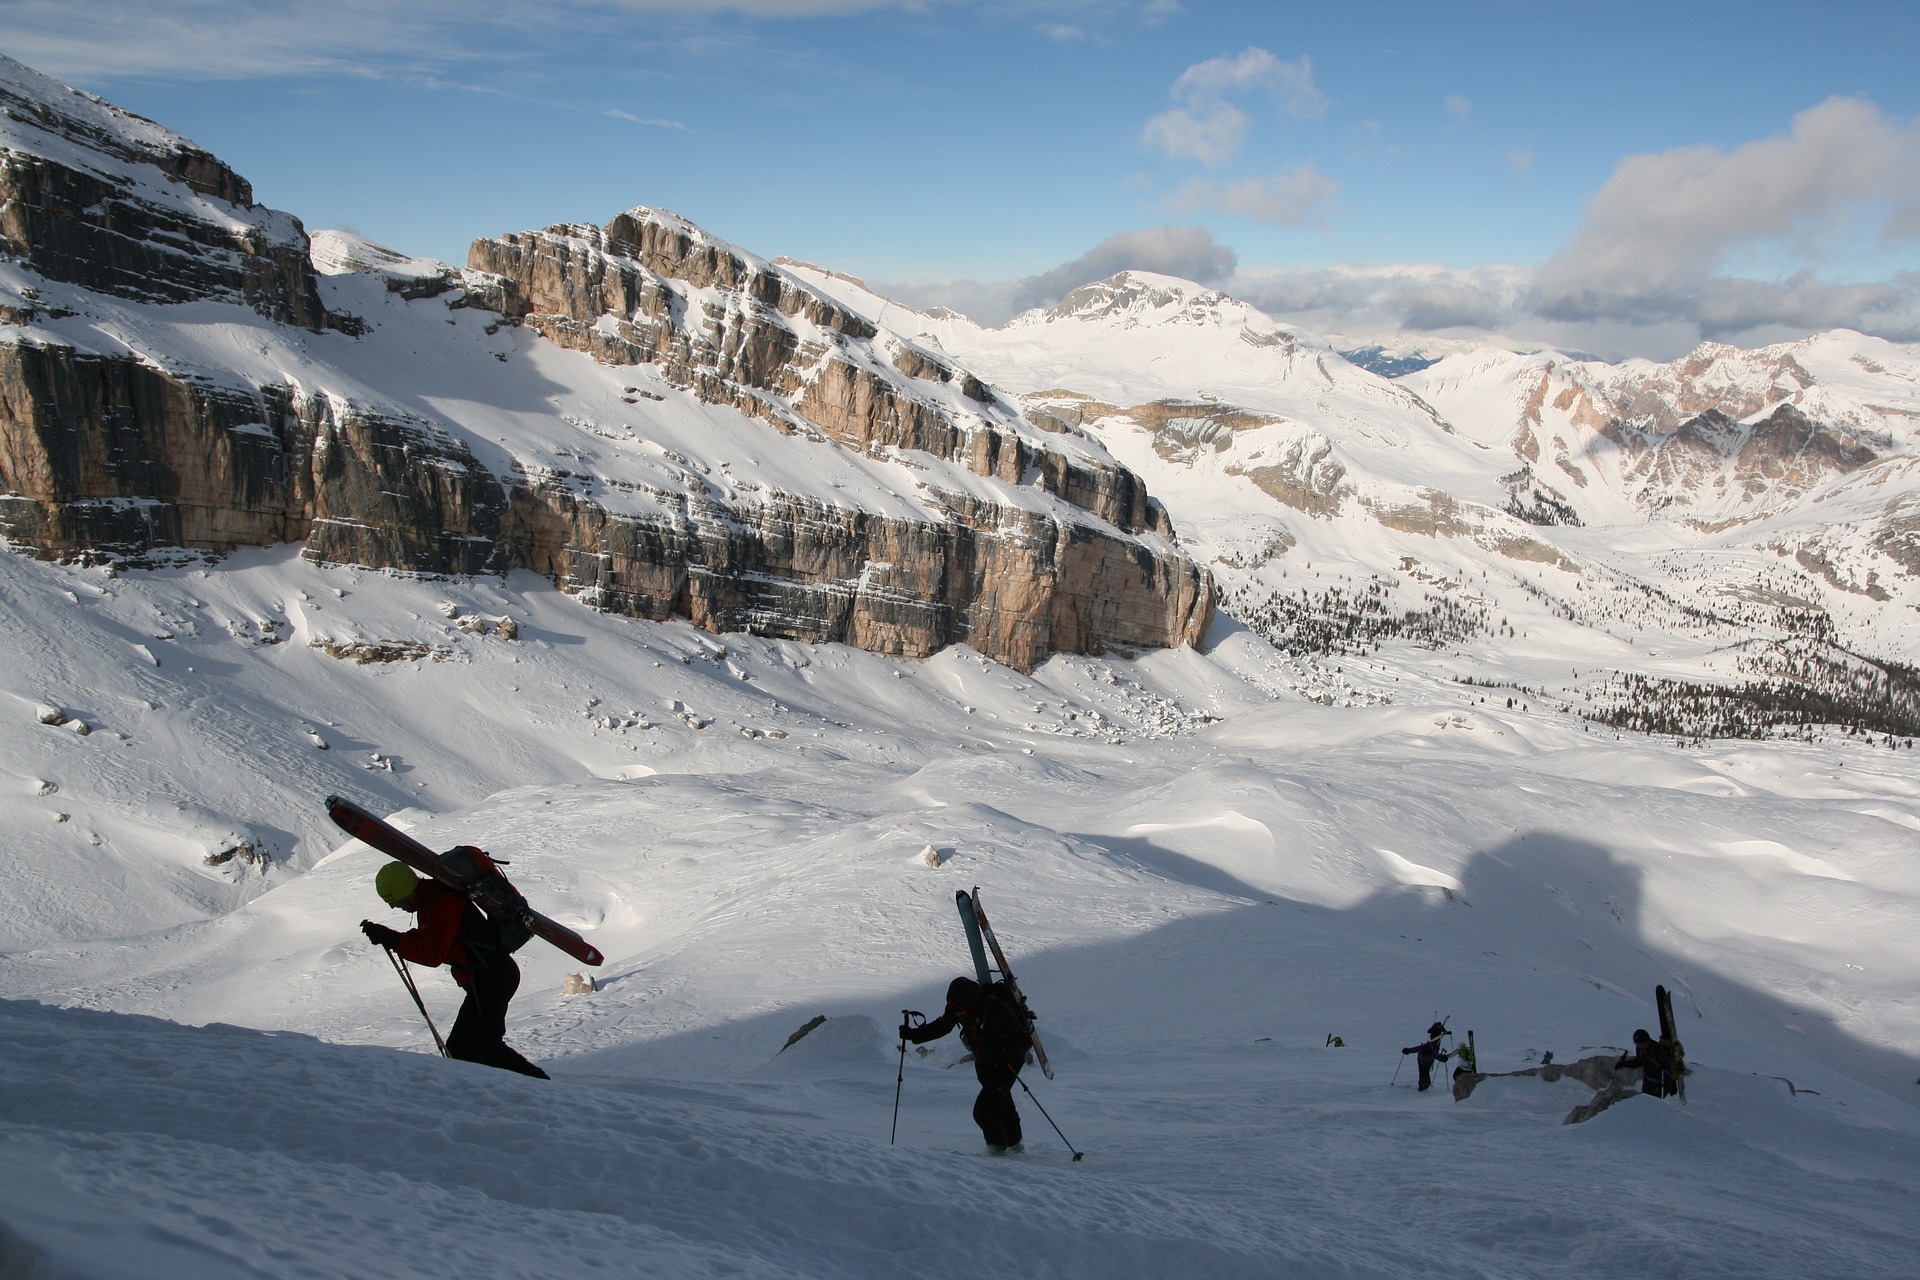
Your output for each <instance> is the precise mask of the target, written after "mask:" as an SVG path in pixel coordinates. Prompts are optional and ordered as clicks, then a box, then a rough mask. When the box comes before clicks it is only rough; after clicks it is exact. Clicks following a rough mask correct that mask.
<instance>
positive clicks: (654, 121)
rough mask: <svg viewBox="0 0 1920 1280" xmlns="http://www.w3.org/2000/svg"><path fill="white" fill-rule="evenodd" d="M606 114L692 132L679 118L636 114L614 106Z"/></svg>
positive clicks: (632, 122) (637, 122)
mask: <svg viewBox="0 0 1920 1280" xmlns="http://www.w3.org/2000/svg"><path fill="white" fill-rule="evenodd" d="M606 114H607V115H610V116H612V117H613V118H614V119H615V120H625V121H627V122H628V123H630V124H644V125H648V126H650V127H652V128H655V129H678V130H680V131H681V132H683V133H686V132H691V131H690V130H689V129H688V128H687V126H686V125H684V124H681V123H680V122H679V121H678V120H660V119H653V118H650V117H647V116H636V115H633V114H632V113H630V112H626V111H621V110H618V109H617V108H614V107H608V108H607V110H606Z"/></svg>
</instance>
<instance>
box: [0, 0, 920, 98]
mask: <svg viewBox="0 0 1920 1280" xmlns="http://www.w3.org/2000/svg"><path fill="white" fill-rule="evenodd" d="M945 2H946V0H408V3H405V4H396V3H394V2H393V0H329V3H328V5H327V13H326V19H325V20H324V21H316V20H315V12H314V10H315V6H314V5H313V4H312V3H311V0H164V3H153V2H152V0H5V3H4V6H0V24H3V25H4V35H5V40H6V52H7V54H8V55H10V56H12V57H15V58H18V59H19V60H20V61H22V62H25V63H27V64H28V65H29V66H32V67H34V68H35V69H36V70H39V71H43V72H45V73H47V74H49V75H53V76H60V77H63V78H73V79H100V78H110V77H114V76H140V77H143V78H148V79H158V80H185V81H199V80H208V79H220V80H248V79H267V78H277V77H283V76H290V75H303V74H317V73H326V74H335V75H340V74H354V75H365V74H374V75H392V74H395V73H397V72H401V71H407V70H411V71H415V72H420V73H426V72H429V71H432V70H435V69H444V68H445V67H446V66H448V65H450V64H453V63H458V62H462V61H467V60H471V59H495V58H500V57H502V55H500V54H499V53H498V52H497V48H498V47H499V45H500V43H501V39H500V37H501V36H502V34H503V33H504V34H505V35H506V36H507V37H508V40H507V43H508V45H509V47H515V46H516V44H524V42H525V39H524V38H525V37H530V36H532V35H535V34H541V35H548V34H551V33H553V32H565V31H575V30H579V29H580V28H581V24H582V23H583V22H585V21H587V20H588V19H589V18H592V17H594V16H595V15H597V16H598V21H599V23H601V24H603V25H604V24H607V23H625V24H626V25H627V26H628V27H632V26H633V25H634V24H633V19H632V15H631V12H623V11H634V10H642V11H647V12H654V13H675V12H677V13H686V14H694V15H698V14H725V13H732V14H741V15H749V16H754V17H763V18H812V17H832V16H841V15H848V14H858V13H867V12H875V11H879V10H886V9H894V10H906V11H909V12H919V11H921V10H924V9H927V8H928V7H930V4H932V3H945ZM515 33H518V35H519V36H520V37H522V39H521V40H519V41H517V42H516V41H515V40H514V36H515Z"/></svg>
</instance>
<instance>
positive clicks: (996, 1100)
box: [973, 1058, 1020, 1147]
mask: <svg viewBox="0 0 1920 1280" xmlns="http://www.w3.org/2000/svg"><path fill="white" fill-rule="evenodd" d="M973 1073H974V1075H975V1076H977V1077H979V1080H980V1096H979V1097H977V1098H975V1099H974V1100H973V1122H974V1123H975V1124H977V1125H979V1126H980V1135H981V1136H982V1137H984V1138H985V1139H986V1140H987V1145H988V1146H990V1147H1011V1146H1016V1145H1018V1143H1019V1141H1020V1112H1019V1111H1018V1110H1016V1109H1015V1108H1014V1105H1013V1085H1014V1081H1015V1080H1017V1079H1018V1078H1019V1076H1020V1068H1019V1067H1017V1066H1007V1065H1004V1064H997V1063H987V1062H981V1061H980V1060H979V1059H978V1058H976V1059H974V1062H973Z"/></svg>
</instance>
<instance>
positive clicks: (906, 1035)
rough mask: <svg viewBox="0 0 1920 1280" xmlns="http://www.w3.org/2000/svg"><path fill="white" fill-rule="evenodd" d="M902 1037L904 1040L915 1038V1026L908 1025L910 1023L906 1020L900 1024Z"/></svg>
mask: <svg viewBox="0 0 1920 1280" xmlns="http://www.w3.org/2000/svg"><path fill="white" fill-rule="evenodd" d="M900 1038H901V1039H902V1040H911V1039H913V1028H912V1027H910V1026H908V1025H907V1024H906V1023H904V1022H903V1023H901V1024H900Z"/></svg>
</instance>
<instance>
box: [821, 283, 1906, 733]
mask: <svg viewBox="0 0 1920 1280" xmlns="http://www.w3.org/2000/svg"><path fill="white" fill-rule="evenodd" d="M793 269H794V270H795V271H796V272H797V273H799V274H801V275H802V276H803V277H805V278H806V279H808V280H810V281H812V282H813V283H814V284H816V285H817V286H818V287H819V288H820V289H821V290H822V291H823V292H828V293H832V294H833V295H834V296H835V297H838V298H840V299H841V300H842V301H844V302H846V303H847V304H848V305H851V306H859V307H862V308H869V309H872V310H873V311H875V312H876V313H878V314H883V315H886V316H887V317H888V320H889V323H891V324H893V325H894V326H895V327H897V328H898V329H899V330H900V331H901V332H908V333H911V332H918V333H919V335H920V337H921V339H922V340H923V341H926V342H928V343H930V344H935V343H937V344H938V345H939V346H940V347H941V348H942V349H944V350H947V351H950V352H952V353H953V354H954V355H955V356H956V358H959V359H961V360H963V361H965V362H967V363H968V364H970V365H971V366H972V367H975V368H979V369H981V370H982V371H983V372H984V373H985V374H986V376H988V377H989V378H990V379H991V380H992V381H993V382H994V383H995V385H996V386H1001V387H1005V388H1008V389H1009V390H1010V391H1012V392H1015V393H1017V394H1018V397H1019V399H1020V401H1021V403H1022V404H1023V405H1025V406H1026V408H1027V410H1028V412H1029V414H1031V415H1033V416H1036V417H1038V418H1041V419H1043V420H1044V419H1046V418H1049V417H1051V418H1052V419H1054V420H1055V421H1057V422H1059V423H1060V424H1062V426H1063V427H1072V428H1074V429H1078V430H1083V431H1085V432H1087V433H1089V434H1092V435H1094V436H1096V437H1097V438H1098V439H1100V440H1101V441H1102V442H1103V443H1104V444H1105V445H1106V446H1107V447H1108V448H1109V449H1111V450H1112V451H1113V453H1114V454H1115V456H1116V457H1118V458H1120V459H1121V460H1122V461H1124V462H1125V463H1126V464H1127V465H1128V466H1130V467H1132V468H1133V469H1135V470H1137V471H1138V472H1139V473H1140V474H1141V475H1142V476H1144V477H1146V479H1147V482H1148V484H1149V485H1150V486H1151V488H1152V489H1153V491H1154V493H1156V494H1157V495H1159V496H1160V497H1161V498H1162V499H1163V500H1164V501H1165V502H1166V503H1167V506H1168V509H1169V511H1170V512H1171V513H1172V515H1173V518H1174V523H1175V526H1176V528H1177V529H1178V531H1179V534H1180V537H1181V539H1182V542H1183V545H1185V546H1187V547H1189V548H1190V549H1192V550H1193V551H1194V552H1195V554H1197V555H1198V556H1200V557H1201V558H1202V559H1203V560H1205V561H1206V562H1207V563H1208V564H1209V566H1210V567H1211V568H1212V570H1213V572H1214V574H1215V575H1216V577H1217V578H1218V580H1219V581H1220V583H1221V586H1222V592H1223V599H1224V602H1225V607H1226V608H1227V609H1228V610H1229V611H1230V612H1232V613H1233V614H1234V615H1235V616H1236V617H1238V618H1240V619H1241V620H1243V621H1245V622H1247V623H1249V624H1250V625H1253V626H1255V627H1256V628H1258V629H1259V630H1261V631H1262V633H1263V634H1265V635H1267V636H1268V637H1269V638H1272V639H1274V640H1276V641H1279V642H1281V643H1284V644H1288V645H1290V646H1293V647H1295V648H1304V649H1307V650H1309V651H1320V652H1335V653H1340V652H1345V653H1367V652H1370V651H1372V649H1373V648H1374V647H1375V645H1376V644H1377V643H1380V642H1382V641H1387V640H1391V639H1393V638H1395V637H1399V638H1402V639H1407V638H1418V639H1422V640H1424V642H1425V643H1427V644H1429V645H1431V646H1434V648H1435V654H1434V661H1435V662H1436V664H1437V667H1438V669H1442V670H1445V671H1447V672H1448V673H1449V674H1450V675H1451V676H1452V677H1453V678H1456V679H1461V680H1467V681H1474V682H1491V683H1495V684H1514V685H1517V686H1519V687H1522V688H1525V689H1529V690H1533V691H1534V692H1535V696H1540V697H1545V696H1548V687H1549V684H1550V683H1551V684H1553V685H1555V686H1558V688H1559V692H1558V693H1557V694H1555V695H1554V696H1556V697H1557V698H1559V699H1560V700H1561V701H1563V702H1565V703H1567V704H1569V705H1573V704H1577V705H1579V706H1581V707H1582V708H1583V709H1586V710H1588V711H1590V712H1591V713H1593V714H1594V715H1596V717H1598V718H1599V719H1601V720H1602V721H1603V722H1608V723H1617V724H1627V725H1633V726H1635V727H1639V728H1654V727H1659V728H1662V729H1664V730H1666V731H1670V732H1679V733H1683V734H1693V733H1723V732H1755V731H1764V729H1765V728H1766V726H1769V725H1772V726H1776V727H1778V726H1782V725H1800V724H1804V723H1808V722H1813V723H1822V722H1833V721H1840V722H1843V723H1848V724H1852V725H1853V726H1854V727H1855V729H1856V730H1857V731H1872V732H1878V733H1881V734H1883V735H1884V734H1887V733H1893V734H1896V735H1899V734H1908V735H1910V734H1912V733H1914V732H1915V731H1916V728H1920V719H1916V716H1920V684H1916V682H1915V680H1914V678H1913V675H1912V668H1913V666H1914V665H1915V662H1916V659H1917V658H1920V618H1916V616H1915V615H1916V614H1917V613H1920V572H1917V571H1916V570H1917V567H1920V540H1916V539H1917V538H1920V483H1917V482H1920V472H1917V471H1916V470H1915V468H1916V458H1917V457H1920V447H1917V444H1916V441H1917V440H1920V436H1917V435H1916V423H1917V422H1920V379H1916V371H1917V370H1920V353H1916V352H1914V351H1913V350H1911V349H1910V348H1904V347H1900V346H1897V345H1894V344H1890V343H1885V342H1881V341H1879V340H1876V339H1869V338H1865V337H1862V336H1861V335H1859V334H1849V333H1844V332H1842V333H1833V334H1828V335H1825V336H1823V337H1820V338H1816V339H1811V340H1808V341H1806V342H1802V343H1795V344H1789V345H1787V346H1783V347H1777V348H1768V349H1765V350H1761V351H1755V352H1739V351H1734V350H1732V349H1730V348H1712V347H1707V348H1702V349H1701V350H1700V351H1699V352H1696V353H1695V354H1694V355H1693V356H1691V357H1689V358H1688V359H1687V360H1683V361H1677V362H1675V363H1673V364H1671V365H1654V364H1651V363H1649V362H1645V361H1640V362H1629V363H1628V364H1625V365H1621V366H1608V365H1601V364H1595V363H1591V362H1586V363H1583V362H1578V361H1570V360H1568V359H1567V358H1565V357H1561V356H1557V355H1554V354H1551V353H1542V354H1534V355H1515V354H1512V353H1506V352H1492V351H1487V352H1481V353H1478V354H1475V355H1464V354H1456V355H1454V356H1450V357H1448V358H1447V359H1445V360H1442V361H1440V362H1439V363H1437V364H1435V365H1434V366H1432V367H1431V368H1429V369H1427V370H1425V371H1423V372H1420V373H1416V374H1411V375H1408V376H1407V377H1404V378H1400V379H1397V380H1387V379H1382V378H1379V377H1377V376H1375V375H1373V374H1371V373H1368V372H1367V371H1365V370H1363V369H1359V368H1357V367H1355V366H1353V365H1351V364H1350V363H1348V362H1347V361H1345V360H1344V359H1343V358H1341V357H1340V356H1339V355H1338V354H1336V353H1335V352H1333V351H1332V350H1331V349H1330V347H1329V346H1328V345H1327V344H1326V343H1324V342H1322V341H1320V340H1319V339H1316V338H1314V337H1313V336H1311V335H1309V334H1306V333H1303V332H1301V331H1299V330H1297V329H1293V328H1291V327H1289V326H1286V325H1284V324H1280V323H1278V322H1276V321H1274V320H1272V319H1271V318H1269V317H1266V316H1264V315H1262V314H1261V313H1260V312H1258V311H1257V310H1255V309H1253V308H1250V307H1248V306H1247V305H1245V304H1244V303H1241V302H1238V301H1236V300H1234V299H1232V298H1229V297H1227V296H1225V295H1223V294H1221V293H1219V292H1218V291H1215V290H1209V289H1205V288H1203V287H1201V286H1199V285H1195V284H1192V283H1191V282H1186V281H1180V280H1174V279H1170V278H1167V277H1156V276H1149V275H1145V274H1142V273H1138V272H1127V273H1123V274H1122V275H1120V276H1116V277H1114V278H1113V279H1112V280H1109V281H1104V282H1101V283H1099V284H1095V285H1091V286H1088V287H1087V288H1084V289H1081V290H1079V291H1077V292H1076V293H1075V294H1074V295H1072V296H1071V297H1069V298H1068V299H1066V300H1065V301H1063V302H1062V303H1061V305H1060V306H1058V307H1055V308H1051V309H1045V310H1038V311H1032V312H1028V313H1027V314H1025V315H1022V316H1019V317H1017V318H1016V319H1015V320H1013V321H1012V322H1010V323H1009V324H1007V325H1006V326H1003V327H1002V328H1000V329H991V330H990V329H982V328H980V327H978V326H975V325H972V324H971V323H969V322H968V321H966V320H965V319H964V318H962V317H956V316H952V315H950V314H940V313H935V314H928V315H921V314H919V313H913V312H909V311H906V310H905V309H903V308H899V307H897V306H895V305H893V304H889V303H887V302H886V301H885V300H884V299H878V298H875V297H873V296H872V295H871V294H870V293H868V292H867V291H866V290H865V288H864V287H863V286H862V285H861V284H860V283H859V282H858V281H856V280H851V279H848V278H846V277H844V276H836V275H834V274H833V273H830V272H826V271H822V270H820V269H818V268H805V267H803V266H799V265H797V264H796V265H795V266H794V268H793ZM916 324H917V326H918V328H917V330H916ZM1644 632H1655V633H1658V635H1659V639H1657V640H1655V641H1653V642H1651V643H1648V642H1645V641H1642V640H1641V639H1640V638H1639V637H1640V634H1641V633H1644ZM1576 643H1577V644H1579V645H1580V646H1582V647H1593V648H1595V649H1596V651H1597V652H1599V653H1601V654H1604V655H1605V660H1604V661H1603V662H1601V663H1598V664H1593V665H1589V666H1588V667H1587V669H1586V675H1584V676H1582V677H1580V678H1579V679H1577V680H1573V681H1572V682H1571V683H1569V681H1568V678H1567V677H1566V675H1565V673H1564V672H1562V673H1561V674H1560V675H1559V676H1557V677H1551V678H1550V677H1549V674H1548V673H1550V672H1554V671H1555V670H1557V669H1559V668H1561V667H1563V666H1565V664H1563V663H1561V662H1560V661H1558V660H1557V657H1556V655H1558V654H1560V653H1562V652H1564V651H1565V650H1566V649H1567V647H1568V646H1569V645H1571V644H1576ZM1442 651H1444V652H1442Z"/></svg>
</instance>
